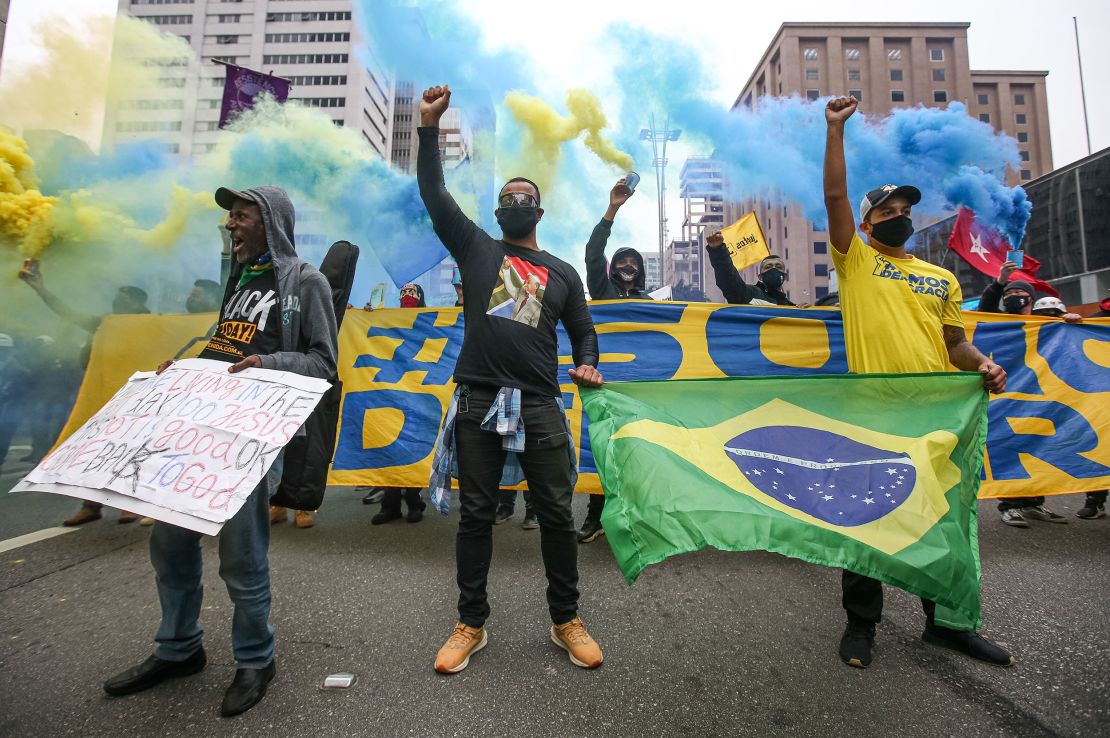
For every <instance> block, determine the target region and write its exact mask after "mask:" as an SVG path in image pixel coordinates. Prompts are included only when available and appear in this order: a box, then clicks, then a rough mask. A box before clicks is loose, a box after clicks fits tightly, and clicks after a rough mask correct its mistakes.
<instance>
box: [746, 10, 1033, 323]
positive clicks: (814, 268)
mask: <svg viewBox="0 0 1110 738" xmlns="http://www.w3.org/2000/svg"><path fill="white" fill-rule="evenodd" d="M969 25H970V24H969V23H784V24H783V25H782V26H780V27H779V30H778V33H776V34H775V37H774V39H772V41H771V44H770V46H768V47H767V50H766V51H765V52H764V54H763V57H762V58H761V59H760V61H759V63H758V64H757V65H756V68H755V71H754V72H752V75H751V77H750V78H749V79H748V82H747V84H745V85H744V88H743V90H741V92H740V94H739V95H738V96H737V98H736V101H735V102H734V103H733V109H736V108H739V107H741V106H743V107H748V108H755V107H757V106H758V105H759V100H760V99H761V98H763V97H767V96H771V97H777V96H781V97H787V96H791V95H798V96H801V97H808V98H809V99H811V100H816V99H819V98H822V97H826V96H829V95H853V96H854V97H855V98H856V99H857V100H859V101H860V110H861V111H862V112H864V113H867V114H869V115H877V116H883V115H887V114H889V113H890V112H891V111H892V110H894V109H896V108H904V107H912V106H914V105H923V106H926V107H944V106H946V105H948V104H949V103H950V102H953V101H959V102H961V103H963V104H964V105H966V106H967V110H968V113H969V114H970V115H972V116H974V117H976V118H978V119H979V120H981V121H983V122H984V123H988V124H990V125H991V126H992V127H993V128H994V130H995V131H998V132H1001V133H1005V134H1006V135H1009V136H1012V137H1013V138H1015V139H1017V142H1018V150H1019V156H1020V157H1021V166H1020V167H1019V168H1018V169H1015V170H1012V171H1010V172H1009V174H1008V176H1007V181H1008V184H1010V185H1015V184H1020V183H1023V182H1028V181H1031V180H1032V179H1035V178H1037V177H1040V176H1042V175H1043V174H1045V173H1047V172H1049V171H1051V169H1052V147H1051V143H1050V140H1049V124H1048V98H1047V95H1046V88H1045V77H1046V76H1047V75H1048V73H1047V72H1043V71H1023V72H1014V71H977V70H973V69H971V67H970V64H969V61H968V47H967V29H968V27H969ZM878 184H882V183H878ZM924 185H925V186H928V183H924ZM820 186H821V183H820V182H814V187H820ZM752 210H754V211H755V212H756V214H757V215H758V216H759V220H760V223H761V224H762V226H763V230H764V233H765V235H766V236H767V239H768V242H769V245H770V247H771V251H772V252H774V253H777V254H778V255H780V256H782V257H783V258H784V259H785V261H786V265H787V270H788V272H789V273H790V277H789V279H788V280H787V287H788V289H789V294H790V296H791V298H792V299H793V300H794V301H795V302H809V303H812V302H815V301H816V300H818V299H820V298H821V297H824V296H825V295H826V294H827V293H828V287H829V285H828V275H829V270H830V268H831V259H830V257H829V255H828V254H829V244H828V234H827V233H825V232H824V231H817V230H814V228H813V225H812V224H811V223H810V222H809V220H808V219H807V218H806V217H805V216H804V215H803V214H802V212H801V210H800V209H799V208H798V207H797V206H795V205H793V204H792V203H790V202H788V201H785V200H783V199H781V198H778V197H777V196H775V195H767V196H764V197H762V198H753V199H750V200H747V201H744V202H736V203H729V204H728V206H727V207H726V220H727V221H728V222H731V220H730V219H735V218H736V217H739V216H740V215H743V214H744V213H746V212H749V211H752ZM743 276H744V278H745V279H755V278H756V277H755V268H751V269H748V270H745V273H744V275H743Z"/></svg>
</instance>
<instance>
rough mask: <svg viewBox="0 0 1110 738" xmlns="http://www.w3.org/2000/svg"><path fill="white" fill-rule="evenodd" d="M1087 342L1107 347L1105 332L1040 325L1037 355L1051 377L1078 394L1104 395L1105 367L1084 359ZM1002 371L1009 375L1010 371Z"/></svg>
mask: <svg viewBox="0 0 1110 738" xmlns="http://www.w3.org/2000/svg"><path fill="white" fill-rule="evenodd" d="M1087 341H1097V342H1098V343H1101V344H1110V340H1107V331H1106V329H1105V328H1097V327H1095V326H1090V325H1066V324H1064V323H1050V324H1049V325H1042V326H1041V329H1040V331H1038V333H1037V353H1039V354H1040V355H1041V356H1043V357H1044V358H1045V360H1046V361H1048V365H1049V367H1050V368H1051V369H1052V373H1053V374H1055V375H1056V376H1057V377H1059V378H1060V379H1062V380H1064V382H1065V383H1066V384H1067V385H1068V386H1069V387H1071V388H1073V389H1075V390H1078V391H1079V392H1092V393H1093V392H1106V391H1107V386H1106V384H1107V382H1106V375H1107V370H1106V367H1104V366H1102V365H1101V364H1096V363H1095V362H1093V361H1091V359H1090V357H1089V356H1087V353H1086V352H1085V351H1084V350H1083V344H1084V343H1086V342H1087ZM1005 369H1006V371H1007V372H1009V371H1010V368H1009V367H1005ZM1007 384H1008V382H1007Z"/></svg>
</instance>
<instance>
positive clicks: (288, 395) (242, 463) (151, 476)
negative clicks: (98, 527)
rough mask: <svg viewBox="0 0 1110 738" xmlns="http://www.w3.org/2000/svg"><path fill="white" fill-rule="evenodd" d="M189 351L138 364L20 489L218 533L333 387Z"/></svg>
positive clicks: (33, 471)
mask: <svg viewBox="0 0 1110 738" xmlns="http://www.w3.org/2000/svg"><path fill="white" fill-rule="evenodd" d="M227 368H228V364H227V363H225V362H222V361H210V360H207V359H186V360H184V361H179V362H177V363H176V364H174V365H173V366H172V367H171V368H169V369H167V370H166V371H165V372H163V373H162V374H160V375H156V374H154V373H152V372H137V373H136V374H134V375H132V377H131V378H130V380H128V382H127V384H125V385H124V386H123V388H122V389H120V390H119V392H117V393H116V394H115V395H114V396H113V397H112V399H111V400H109V401H108V402H107V403H106V404H105V405H104V407H102V408H101V409H100V411H99V412H98V413H96V415H94V416H93V417H92V418H90V419H89V420H88V421H87V422H86V423H85V424H84V425H83V426H81V428H80V430H78V431H77V432H76V433H74V434H73V435H71V436H70V437H69V438H68V439H66V441H65V442H64V443H62V444H61V445H60V446H58V448H56V449H54V450H53V451H52V452H51V453H50V454H49V455H48V456H47V457H46V458H44V459H43V460H42V461H41V462H39V464H38V466H36V467H35V468H34V469H33V470H32V471H31V472H30V473H29V474H28V475H27V476H26V477H24V478H23V480H22V481H21V482H20V483H19V484H18V485H16V486H15V487H14V488H13V489H12V491H13V492H24V491H36V492H50V493H54V494H62V495H68V496H70V497H77V498H81V499H86V500H94V501H96V502H102V503H104V504H106V505H110V506H112V507H118V508H121V509H124V510H130V511H132V512H136V513H139V514H140V515H146V516H148V517H152V518H155V519H156V520H162V521H164V522H167V523H172V524H174V525H179V526H181V527H184V528H189V529H191V530H195V531H199V532H201V533H206V534H208V535H215V534H216V533H218V532H219V530H220V528H221V527H222V526H223V524H224V523H226V522H227V521H228V520H230V519H231V518H232V516H234V515H235V513H236V512H238V511H239V508H240V507H242V505H243V503H244V502H245V501H246V499H247V497H249V496H250V494H251V492H252V491H253V490H254V488H255V487H256V486H257V485H258V483H259V482H260V481H261V480H262V478H263V477H264V476H265V475H266V473H267V472H268V471H269V470H270V467H271V466H272V465H273V463H274V460H275V459H276V458H277V456H278V453H279V452H280V451H281V449H282V448H283V447H284V446H285V444H287V443H288V442H289V441H290V440H291V439H292V438H293V436H294V435H295V434H296V432H297V430H298V429H299V428H300V427H301V425H302V424H303V423H304V421H305V419H306V418H307V417H308V415H309V414H310V413H311V412H312V410H313V408H315V407H316V403H317V402H319V400H320V397H321V396H322V395H323V393H324V392H325V391H327V389H328V387H329V386H330V385H329V384H328V383H327V382H326V381H324V380H322V379H314V378H311V377H304V376H301V375H299V374H291V373H289V372H279V371H272V370H268V369H247V370H246V371H243V372H239V373H237V374H230V373H228V371H227Z"/></svg>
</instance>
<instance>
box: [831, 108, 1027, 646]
mask: <svg viewBox="0 0 1110 738" xmlns="http://www.w3.org/2000/svg"><path fill="white" fill-rule="evenodd" d="M858 104H859V103H858V101H857V100H856V99H855V98H853V97H839V98H833V99H831V100H829V102H828V104H827V105H826V107H825V120H826V123H827V135H826V142H825V164H824V192H825V209H826V211H827V212H828V217H829V237H830V243H831V244H832V247H833V251H832V258H833V263H834V265H835V266H836V271H837V275H838V279H839V283H840V297H841V303H840V304H841V311H842V313H843V316H844V318H843V319H844V342H845V347H846V349H847V354H848V369H849V371H850V372H852V373H887V374H903V373H912V372H943V371H947V370H948V365H949V363H951V364H952V365H954V366H956V367H957V368H959V369H962V370H964V371H977V372H980V373H981V374H982V375H983V384H984V386H985V387H986V389H987V390H989V391H990V392H995V393H998V392H1003V391H1004V390H1005V388H1006V372H1005V371H1004V370H1003V369H1002V367H1000V366H998V365H997V364H995V363H994V362H993V361H991V360H990V359H989V358H987V357H986V356H984V355H983V354H982V352H980V351H979V350H978V349H977V348H975V346H974V345H973V344H972V343H971V342H970V341H968V340H967V336H966V334H965V332H964V327H963V320H962V317H961V315H960V306H961V299H960V297H961V293H960V286H959V282H958V281H957V280H956V278H955V276H954V275H952V273H951V272H949V271H948V270H946V269H943V268H941V267H938V266H935V265H932V264H928V263H927V262H922V261H921V260H919V259H916V258H915V257H914V256H912V255H910V254H907V252H906V248H905V243H906V241H907V240H909V237H910V236H911V235H912V233H913V223H912V221H911V220H910V212H911V208H912V207H913V205H915V204H916V203H917V202H919V201H920V200H921V192H920V191H919V190H918V189H917V188H916V187H912V186H908V185H902V186H895V185H884V186H882V187H879V188H876V189H874V190H871V191H869V192H868V193H867V195H865V196H864V199H863V202H862V203H861V204H860V225H859V230H860V231H862V232H863V233H864V235H866V236H867V239H868V242H867V243H864V241H863V240H862V239H861V238H860V236H859V233H858V232H857V230H856V221H855V217H854V215H853V213H852V205H851V203H850V201H849V200H848V177H847V167H846V164H845V160H844V128H845V123H846V121H847V120H848V119H849V118H850V117H851V115H852V114H853V113H854V112H855V111H856V107H857V106H858ZM880 267H881V269H880ZM842 588H843V605H844V609H845V610H846V611H847V615H848V624H847V626H846V628H845V630H844V634H843V636H842V637H841V641H840V649H839V652H840V658H841V660H843V661H844V662H845V663H846V664H848V665H849V666H855V667H858V668H865V667H867V666H869V665H870V663H871V658H872V654H871V652H872V648H873V646H874V642H875V626H876V625H877V624H878V623H879V622H880V620H881V618H882V604H883V590H882V584H881V583H880V582H879V581H878V580H875V579H872V578H870V577H866V576H863V575H860V574H856V573H854V572H850V571H847V570H845V571H844V572H843V575H842ZM921 604H922V608H923V609H924V610H925V618H926V620H925V630H924V631H923V633H922V636H921V637H922V640H924V641H925V642H927V643H932V644H934V645H939V646H943V647H946V648H951V649H954V650H957V651H960V652H962V653H966V654H968V655H969V656H971V657H973V658H976V659H979V660H982V661H986V662H988V663H992V664H996V665H1000V666H1009V665H1012V664H1013V663H1014V658H1013V656H1011V655H1010V654H1009V653H1008V652H1007V651H1006V650H1005V649H1003V648H1001V647H1000V646H998V645H996V644H994V643H992V642H990V641H988V640H987V639H986V638H983V637H982V636H981V635H979V634H978V633H976V632H975V630H974V624H970V623H962V622H960V620H961V619H960V618H959V617H953V616H954V615H955V613H941V614H942V615H943V616H944V617H943V621H944V623H945V624H944V625H942V624H939V623H938V622H937V615H938V613H937V609H938V608H937V605H936V603H935V602H931V601H929V600H922V601H921Z"/></svg>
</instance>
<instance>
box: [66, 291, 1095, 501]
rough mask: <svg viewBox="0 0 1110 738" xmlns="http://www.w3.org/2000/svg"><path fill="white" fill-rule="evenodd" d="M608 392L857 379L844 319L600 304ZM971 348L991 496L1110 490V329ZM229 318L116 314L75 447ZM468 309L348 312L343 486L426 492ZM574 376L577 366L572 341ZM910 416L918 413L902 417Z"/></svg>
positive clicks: (1013, 334) (580, 421)
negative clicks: (738, 381) (980, 362)
mask: <svg viewBox="0 0 1110 738" xmlns="http://www.w3.org/2000/svg"><path fill="white" fill-rule="evenodd" d="M590 311H591V313H592V314H593V318H594V322H595V324H596V325H597V331H598V339H599V343H600V347H601V366H600V369H601V371H602V373H603V374H604V375H605V379H606V380H607V381H613V382H617V381H642V380H668V379H698V378H713V377H758V376H800V375H806V374H843V373H845V372H847V370H848V365H847V360H846V358H845V352H844V333H843V328H842V325H841V318H840V311H839V310H838V309H836V308H808V309H805V310H802V309H798V308H782V307H756V306H748V305H711V304H705V303H689V304H687V303H678V302H647V301H628V302H623V301H612V302H595V303H591V305H590ZM964 316H965V320H966V321H967V323H966V326H967V331H968V335H969V337H971V339H972V340H973V341H974V342H975V344H976V345H977V346H978V347H979V348H980V349H981V350H982V351H983V352H984V353H987V354H990V355H992V356H993V357H994V360H995V361H997V362H998V363H999V364H1001V365H1002V366H1003V368H1005V369H1006V372H1007V374H1008V375H1009V380H1008V386H1007V392H1006V393H1005V394H1002V395H998V396H992V397H991V402H990V405H989V407H988V414H989V424H988V431H987V448H986V464H985V471H984V484H983V486H982V487H981V490H980V496H981V497H1006V496H1015V497H1021V496H1030V495H1042V494H1060V493H1066V492H1087V491H1092V490H1099V489H1106V488H1107V487H1110V319H1108V318H1099V319H1094V320H1088V321H1086V322H1084V323H1082V324H1079V325H1066V324H1064V323H1062V322H1060V321H1059V320H1056V319H1052V318H1039V317H1029V318H1023V319H1021V318H1019V319H1015V318H1014V317H1012V316H1003V315H992V314H988V313H964ZM214 317H215V316H214V315H119V316H115V315H110V316H107V317H106V318H105V319H104V321H103V322H102V324H101V327H100V330H99V331H98V333H97V335H96V339H95V342H94V344H93V354H92V360H91V362H90V364H89V368H88V372H87V373H86V377H85V382H84V384H83V385H82V387H81V392H80V394H79V396H78V400H77V403H76V405H75V407H74V410H73V413H72V416H71V418H70V421H69V423H68V424H67V426H66V430H65V431H64V432H63V438H64V437H66V436H68V434H69V433H70V432H72V431H73V430H74V429H76V428H79V427H80V426H81V424H82V423H84V422H85V420H87V419H88V418H89V417H91V416H92V415H93V414H94V413H95V412H96V411H97V410H98V409H99V408H100V407H101V406H102V405H103V404H104V403H105V402H106V401H107V400H108V399H109V398H110V397H111V396H112V394H113V393H114V392H115V391H116V390H118V389H119V388H120V387H121V386H123V383H124V382H125V381H127V377H129V376H130V375H131V373H132V372H134V371H138V370H150V369H153V368H154V367H156V366H157V365H158V364H159V363H160V362H161V361H164V360H165V359H167V358H171V357H173V356H177V355H180V356H189V355H192V354H195V352H196V351H199V349H200V348H201V347H202V346H203V345H204V341H203V339H204V336H205V334H206V332H207V330H208V329H209V328H210V326H211V324H212V321H213V319H214ZM462 338H463V320H462V310H461V309H460V308H428V309H399V308H398V309H389V310H375V311H373V312H367V311H364V310H357V309H356V310H348V311H347V315H346V318H345V319H344V322H343V329H342V332H341V335H340V341H339V366H340V378H341V379H342V380H343V385H344V387H343V389H344V397H343V412H342V417H341V420H340V428H339V440H338V444H337V447H336V452H335V462H334V465H333V468H332V472H331V475H330V477H329V481H330V482H331V483H332V484H339V485H356V484H368V485H381V486H408V487H422V486H424V485H426V484H427V483H428V475H429V471H430V469H431V460H432V447H433V445H434V444H435V438H436V432H437V430H438V428H439V424H440V421H441V419H442V418H443V414H444V413H445V412H446V409H447V403H448V402H449V400H450V396H451V393H452V392H453V391H454V385H453V384H452V381H451V374H452V372H453V371H454V367H455V359H456V358H457V356H458V353H459V348H460V347H461V346H462ZM560 355H561V358H560V361H561V363H562V367H561V370H560V373H561V377H562V378H563V379H567V377H566V374H565V369H567V368H569V367H570V365H571V359H570V344H569V342H568V341H567V340H566V336H565V335H560ZM563 399H564V401H565V404H566V406H567V411H568V415H569V416H570V421H571V427H572V429H573V432H574V441H575V445H576V446H577V448H578V449H579V453H580V470H581V472H582V474H581V481H580V484H579V490H580V491H582V492H599V491H600V490H601V487H600V482H599V481H598V478H597V473H596V468H595V466H594V460H593V453H592V451H591V449H590V443H589V435H588V434H587V433H584V432H583V429H584V427H585V424H586V419H585V417H584V416H583V413H582V405H581V402H580V400H579V397H578V391H577V388H576V387H575V386H574V385H573V384H570V383H569V382H568V383H566V384H564V385H563ZM886 411H888V412H890V413H894V414H898V413H902V414H906V413H913V412H914V408H913V407H905V406H897V407H890V408H887V409H886Z"/></svg>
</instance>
